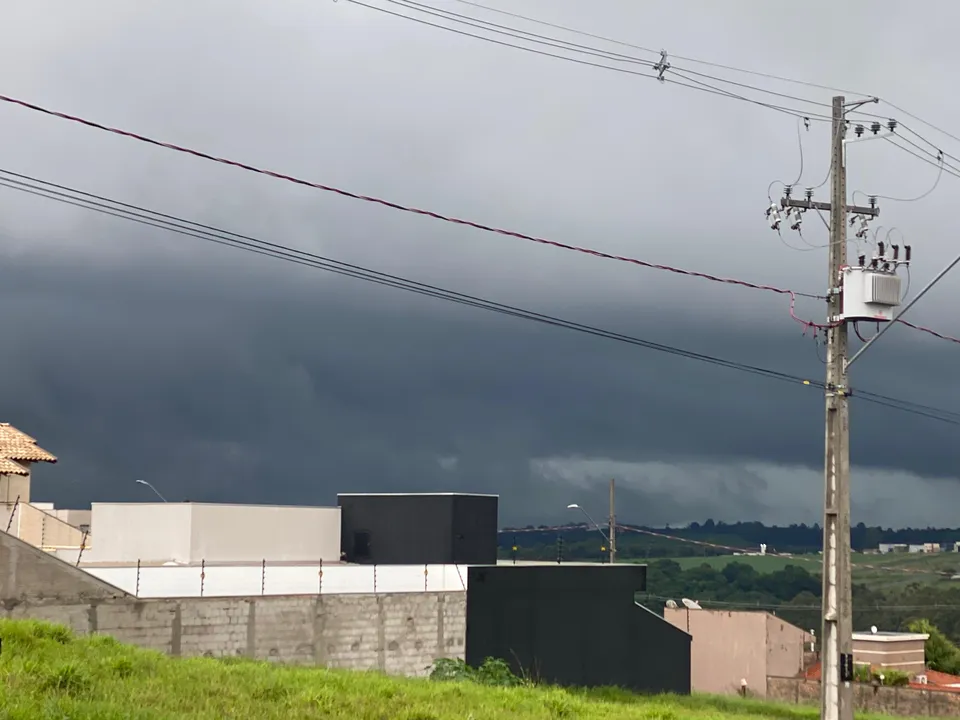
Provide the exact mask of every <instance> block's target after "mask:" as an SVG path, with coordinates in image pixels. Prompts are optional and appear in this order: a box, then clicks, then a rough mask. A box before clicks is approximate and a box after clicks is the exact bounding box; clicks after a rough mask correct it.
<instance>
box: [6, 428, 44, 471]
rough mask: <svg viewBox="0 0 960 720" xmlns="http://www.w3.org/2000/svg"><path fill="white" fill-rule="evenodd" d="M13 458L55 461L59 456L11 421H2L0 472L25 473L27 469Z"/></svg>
mask: <svg viewBox="0 0 960 720" xmlns="http://www.w3.org/2000/svg"><path fill="white" fill-rule="evenodd" d="M11 460H19V461H22V462H48V463H55V462H56V461H57V458H56V457H55V456H54V455H52V454H51V453H48V452H47V451H46V450H44V449H43V448H42V447H40V446H39V445H37V441H36V440H34V439H33V438H32V437H30V436H29V435H27V434H26V433H24V432H21V431H20V430H17V429H16V428H15V427H14V426H13V425H11V424H10V423H0V472H6V473H11V474H14V475H25V474H26V472H27V471H26V469H25V468H23V467H22V466H20V465H18V464H17V463H11V462H10V461H11ZM14 466H16V467H14ZM3 468H6V469H3ZM18 468H19V469H18Z"/></svg>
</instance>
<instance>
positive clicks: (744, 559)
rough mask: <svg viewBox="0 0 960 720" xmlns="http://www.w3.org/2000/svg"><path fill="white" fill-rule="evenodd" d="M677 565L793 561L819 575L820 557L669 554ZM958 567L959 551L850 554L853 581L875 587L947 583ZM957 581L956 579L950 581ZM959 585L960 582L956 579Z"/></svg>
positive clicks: (764, 565)
mask: <svg viewBox="0 0 960 720" xmlns="http://www.w3.org/2000/svg"><path fill="white" fill-rule="evenodd" d="M671 559H672V560H675V561H676V562H677V563H678V564H679V565H680V567H682V568H684V569H685V570H688V569H690V568H694V567H699V566H701V565H709V566H710V567H712V568H716V569H717V570H723V568H724V567H726V566H727V565H729V564H731V563H740V564H743V565H749V566H750V567H752V568H753V569H754V570H756V571H757V572H760V573H771V572H775V571H777V570H783V569H784V568H786V567H788V566H790V565H796V566H798V567H802V568H804V569H806V570H807V572H809V573H811V574H813V575H818V574H819V572H820V567H821V565H820V563H821V558H820V555H819V554H806V555H803V554H801V555H794V556H784V555H712V556H707V557H678V558H671ZM958 568H960V555H957V554H956V553H934V554H923V553H909V554H908V553H889V554H887V555H866V554H863V553H854V554H853V573H854V581H855V582H857V583H858V584H860V585H869V586H870V587H871V588H873V589H875V590H877V589H894V588H904V587H906V586H908V585H912V584H914V583H922V584H928V583H940V582H942V583H943V584H950V583H951V581H950V580H949V577H948V576H949V575H952V574H954V573H955V572H957V570H958ZM953 582H956V581H953ZM956 584H957V585H958V586H960V583H956Z"/></svg>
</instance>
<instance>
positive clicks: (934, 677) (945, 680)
mask: <svg viewBox="0 0 960 720" xmlns="http://www.w3.org/2000/svg"><path fill="white" fill-rule="evenodd" d="M925 675H926V676H927V682H928V683H929V684H930V685H960V677H958V676H957V675H951V674H950V673H945V672H940V671H939V670H927V671H926V673H925Z"/></svg>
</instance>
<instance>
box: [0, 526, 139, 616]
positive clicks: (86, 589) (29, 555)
mask: <svg viewBox="0 0 960 720" xmlns="http://www.w3.org/2000/svg"><path fill="white" fill-rule="evenodd" d="M119 597H129V595H127V593H125V592H124V591H123V590H120V589H119V588H116V587H114V586H113V585H110V584H109V583H106V582H104V581H103V580H100V579H98V578H95V577H94V576H93V575H91V574H90V573H87V572H84V571H83V570H79V569H78V568H76V567H74V566H73V565H70V564H68V563H65V562H64V561H63V560H60V559H59V558H56V557H54V556H53V555H50V554H49V553H47V552H45V551H43V550H41V549H40V548H37V547H34V546H33V545H30V544H29V543H26V542H24V541H23V540H20V539H19V538H17V537H14V536H13V535H10V534H8V533H6V532H0V602H2V603H3V604H5V605H11V604H16V603H21V602H31V601H41V600H43V601H47V600H60V601H64V602H65V601H74V602H76V601H81V600H88V599H95V598H119Z"/></svg>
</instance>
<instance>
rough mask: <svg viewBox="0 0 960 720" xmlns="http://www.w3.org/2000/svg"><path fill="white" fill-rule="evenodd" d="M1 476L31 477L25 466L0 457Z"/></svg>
mask: <svg viewBox="0 0 960 720" xmlns="http://www.w3.org/2000/svg"><path fill="white" fill-rule="evenodd" d="M0 474H3V475H29V474H30V471H29V470H27V469H26V468H25V467H24V466H23V465H21V464H20V463H18V462H15V461H13V460H8V459H7V458H5V457H0Z"/></svg>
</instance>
